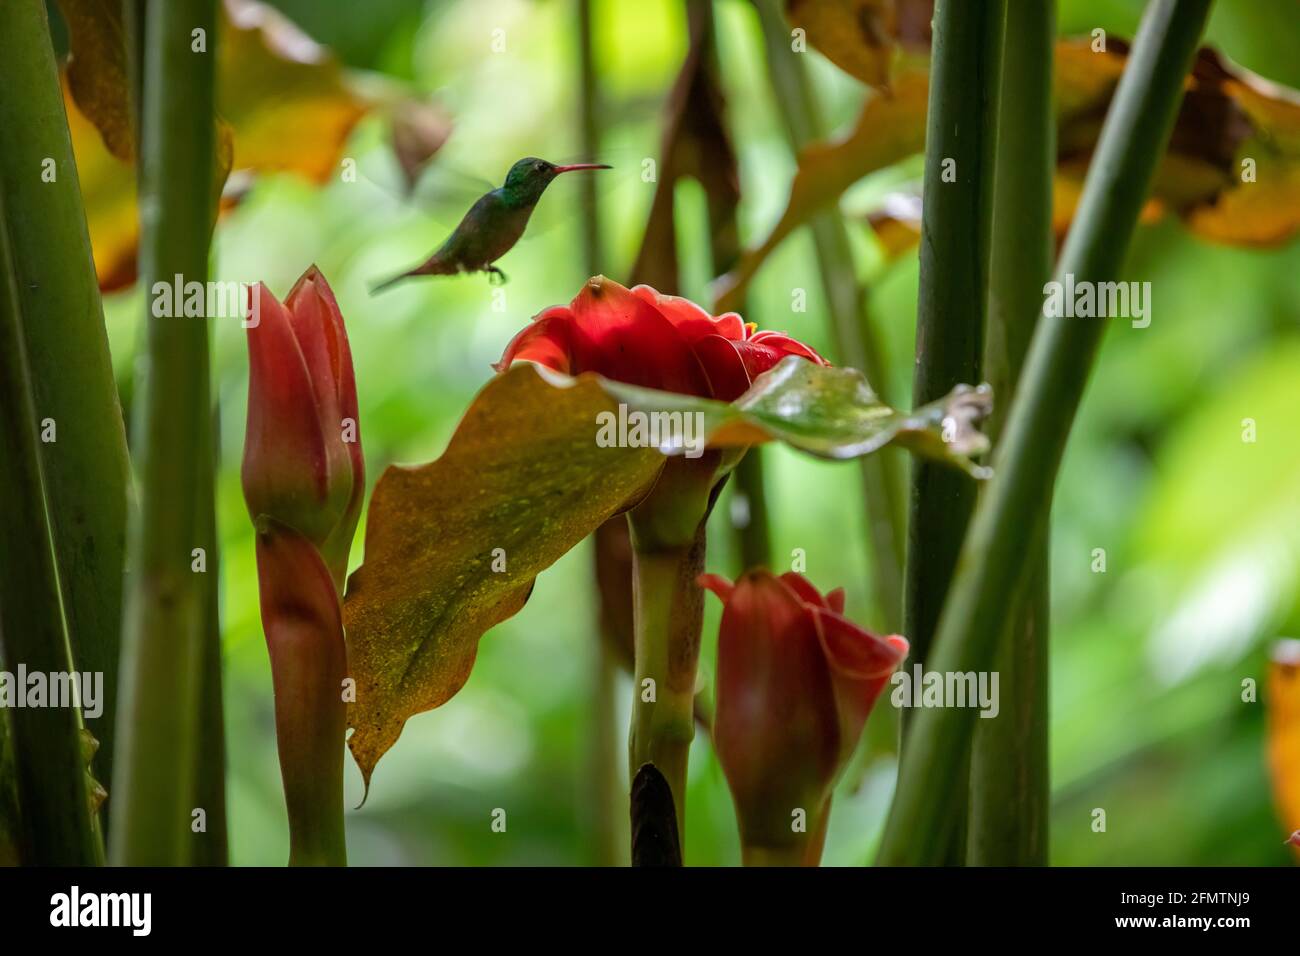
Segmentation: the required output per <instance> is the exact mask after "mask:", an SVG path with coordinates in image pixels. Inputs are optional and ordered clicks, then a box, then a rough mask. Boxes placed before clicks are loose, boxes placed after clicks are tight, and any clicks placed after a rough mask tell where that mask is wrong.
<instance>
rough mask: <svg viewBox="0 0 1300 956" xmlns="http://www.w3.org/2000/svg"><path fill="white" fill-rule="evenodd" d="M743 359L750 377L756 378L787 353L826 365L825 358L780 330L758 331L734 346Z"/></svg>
mask: <svg viewBox="0 0 1300 956" xmlns="http://www.w3.org/2000/svg"><path fill="white" fill-rule="evenodd" d="M736 347H737V348H738V349H739V350H740V357H741V358H742V359H744V362H745V369H746V370H747V371H748V372H749V377H750V378H751V379H755V378H758V376H760V375H762V374H763V373H764V372H766V371H767V370H768V369H770V368H772V367H773V366H775V365H776V364H777V363H778V362H780V361H781V360H782V359H783V358H785V357H786V356H788V355H798V356H800V357H801V358H806V359H808V360H809V361H810V362H816V363H817V364H818V365H828V364H830V363H828V362H827V361H826V360H825V359H823V358H822V357H821V356H820V355H818V354H817V353H816V352H814V351H813V350H812V349H810V348H809V347H808V346H806V345H804V344H803V343H802V342H800V341H799V340H797V339H792V338H790V336H788V335H783V334H782V333H780V332H758V333H755V335H754V336H753V337H752V338H750V339H747V340H746V341H744V342H741V343H739V344H738V345H737V346H736Z"/></svg>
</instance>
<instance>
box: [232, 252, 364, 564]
mask: <svg viewBox="0 0 1300 956" xmlns="http://www.w3.org/2000/svg"><path fill="white" fill-rule="evenodd" d="M251 299H252V301H251V303H250V308H251V316H252V321H251V322H250V323H249V328H248V355H249V373H248V427H247V432H246V435H245V439H244V464H243V470H242V477H243V484H244V499H245V501H247V503H248V510H249V512H250V514H251V515H252V517H253V520H254V521H255V522H256V521H257V519H258V518H259V516H262V515H265V516H267V517H271V518H274V519H275V520H276V521H278V522H280V523H281V524H284V525H287V526H288V527H290V528H293V529H294V530H295V531H297V532H298V533H299V534H301V535H302V536H303V537H304V538H306V539H307V540H308V541H310V542H311V543H312V544H314V545H315V546H316V547H317V548H318V549H319V550H320V552H321V556H322V557H323V558H324V560H325V563H326V564H327V565H328V567H329V569H330V573H331V575H332V577H333V578H334V582H335V586H336V587H339V588H341V586H342V583H343V575H344V574H345V573H346V570H347V555H348V549H349V547H350V546H351V543H352V535H353V532H354V531H355V530H356V526H357V520H358V518H359V517H360V514H361V500H362V495H363V492H364V490H365V466H364V464H363V461H362V456H361V436H360V433H359V431H358V426H357V388H356V381H355V379H354V378H353V373H352V355H351V352H350V351H349V349H348V337H347V332H346V331H345V329H344V327H343V316H342V315H341V314H340V313H339V307H338V303H337V302H335V300H334V293H333V292H331V291H330V287H329V285H328V284H327V283H326V282H325V278H324V276H322V275H321V274H320V272H319V271H318V270H317V269H316V267H315V266H312V267H311V268H310V269H308V270H307V271H306V272H305V273H303V276H302V278H301V279H299V280H298V283H297V284H296V285H295V286H294V287H293V291H291V292H290V293H289V296H288V298H287V299H285V302H284V305H281V304H280V303H279V302H277V301H276V299H275V296H273V295H272V294H271V293H270V291H269V290H268V289H267V288H266V287H265V286H264V285H262V284H260V283H259V284H258V285H256V286H254V288H253V289H252V292H251Z"/></svg>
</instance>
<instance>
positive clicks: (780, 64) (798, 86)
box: [754, 0, 904, 630]
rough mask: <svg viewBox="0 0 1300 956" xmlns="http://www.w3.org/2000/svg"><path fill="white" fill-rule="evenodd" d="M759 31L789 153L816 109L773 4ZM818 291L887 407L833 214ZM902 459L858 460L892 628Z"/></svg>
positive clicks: (878, 583) (880, 359) (842, 341)
mask: <svg viewBox="0 0 1300 956" xmlns="http://www.w3.org/2000/svg"><path fill="white" fill-rule="evenodd" d="M754 6H755V7H756V8H757V9H758V14H759V19H760V20H761V22H762V27H763V41H764V47H765V49H766V53H767V64H768V69H769V75H770V78H771V81H772V90H773V93H774V94H775V96H776V102H777V107H778V109H779V111H780V116H781V121H782V124H783V126H784V128H785V132H786V138H787V139H788V140H789V143H790V148H791V149H792V150H793V151H794V152H796V153H797V152H798V151H799V150H800V149H802V148H803V147H804V146H806V145H808V144H809V143H814V142H818V141H820V140H822V139H823V138H824V137H825V133H826V130H825V126H824V124H823V122H822V119H821V110H820V109H819V107H818V104H817V98H816V95H815V93H814V91H813V88H812V83H811V81H810V80H809V78H808V74H807V71H806V70H805V69H804V66H803V63H802V62H801V61H800V55H799V54H796V53H794V52H792V51H791V49H790V36H789V30H788V28H787V27H786V25H785V22H784V21H783V20H782V19H781V14H780V11H779V10H778V9H777V5H776V3H775V2H774V0H754ZM811 228H812V233H813V243H814V245H815V246H816V249H817V262H818V267H819V269H820V273H821V282H822V287H823V289H824V291H825V294H826V300H827V303H828V306H829V314H830V320H831V334H832V336H833V339H834V342H835V353H836V354H835V359H836V361H838V362H841V363H843V364H845V365H848V366H852V367H854V368H858V369H861V370H862V371H863V372H864V373H865V374H866V376H867V379H868V380H869V381H870V382H871V385H872V387H873V388H874V389H875V390H876V392H877V394H879V395H880V397H881V399H882V400H886V401H888V392H889V382H888V374H887V370H888V368H889V363H888V361H886V358H885V355H884V347H883V343H882V342H881V341H880V337H879V335H878V334H877V332H876V330H875V328H874V327H873V326H872V325H871V323H870V321H868V320H867V319H866V317H865V316H864V313H863V301H862V290H861V289H860V288H859V285H858V280H857V278H856V276H855V274H854V268H853V255H852V250H851V248H850V246H849V236H848V232H847V230H846V229H845V227H844V221H843V219H841V218H840V216H839V214H838V213H835V212H826V213H821V214H819V215H817V216H815V217H814V218H813V219H812V222H811ZM900 464H901V460H900V459H899V457H898V455H897V454H895V453H893V452H892V451H889V450H886V451H885V452H884V453H882V454H879V455H869V456H867V457H865V458H861V459H859V463H858V467H859V468H860V469H861V471H862V491H863V501H864V507H865V513H866V520H867V524H868V532H869V537H870V540H871V556H872V586H873V593H874V595H875V601H876V606H877V610H878V612H879V614H880V625H881V627H883V628H885V629H887V630H896V629H898V627H899V626H900V625H901V623H902V612H901V595H902V582H903V576H902V567H903V538H904V534H903V520H904V515H903V482H902V473H901V471H900V467H899V466H900Z"/></svg>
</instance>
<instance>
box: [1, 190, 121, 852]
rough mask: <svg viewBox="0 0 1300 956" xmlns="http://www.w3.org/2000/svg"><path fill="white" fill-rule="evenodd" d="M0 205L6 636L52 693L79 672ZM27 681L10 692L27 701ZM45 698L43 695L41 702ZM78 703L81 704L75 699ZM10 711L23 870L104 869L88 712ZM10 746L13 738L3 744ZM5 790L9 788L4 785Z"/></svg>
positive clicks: (63, 708) (43, 704)
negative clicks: (85, 727)
mask: <svg viewBox="0 0 1300 956" xmlns="http://www.w3.org/2000/svg"><path fill="white" fill-rule="evenodd" d="M7 211H8V210H7V209H6V207H5V205H4V201H3V200H0V412H2V413H3V415H4V419H5V426H4V428H0V501H3V502H5V506H6V514H5V530H4V534H3V535H0V637H2V638H3V641H4V654H3V660H4V663H5V667H6V668H7V669H8V670H9V673H10V674H13V675H15V676H18V675H20V674H21V673H23V672H24V671H25V672H26V673H27V674H30V675H40V677H41V679H42V680H43V681H44V682H45V684H46V686H47V691H46V693H52V692H53V689H54V687H55V681H56V675H64V678H63V680H66V676H67V675H69V674H70V672H72V670H73V665H72V653H71V648H70V647H69V644H68V633H67V630H66V627H65V624H64V618H63V602H62V596H61V595H60V593H59V575H58V569H57V568H56V566H55V561H54V552H53V550H52V549H51V540H50V525H49V522H48V521H47V517H46V510H45V498H44V492H43V489H42V484H41V455H40V439H39V437H38V424H37V421H38V420H37V417H36V415H37V413H36V409H35V407H34V406H33V403H32V397H31V395H32V393H31V379H30V376H29V372H28V369H27V363H26V354H25V353H26V350H25V348H24V347H23V333H22V329H23V324H24V322H25V320H26V316H24V315H23V312H22V304H21V300H20V299H19V295H18V287H19V280H18V274H17V272H16V270H15V264H14V259H13V257H12V255H11V249H12V247H13V245H14V243H13V240H12V235H13V233H12V224H11V223H10V221H9V220H8V217H7ZM27 684H28V681H27V680H21V682H20V683H18V684H17V686H15V687H12V688H11V689H12V691H13V692H14V693H15V694H20V695H26V694H28V691H29V687H28V686H27ZM43 696H44V695H43ZM74 700H76V701H78V702H79V701H80V695H74ZM14 703H16V702H14V701H9V702H6V711H5V713H4V714H3V715H0V716H2V717H4V718H6V719H7V720H8V721H9V722H10V724H11V726H12V729H13V741H12V744H13V757H14V765H15V769H16V778H17V779H16V789H17V796H18V803H19V805H20V806H21V807H22V829H21V832H20V836H19V840H20V842H21V844H22V845H23V848H22V851H21V856H22V858H23V861H24V862H27V863H33V864H39V865H43V866H87V865H91V864H95V863H98V862H101V860H102V858H103V845H102V843H101V841H100V837H99V832H98V829H97V827H96V826H95V822H94V819H93V817H92V815H91V812H90V803H89V798H88V793H87V786H86V760H85V758H84V757H83V755H82V741H81V733H82V724H81V711H80V710H79V709H78V707H76V706H74V705H69V703H68V702H67V701H61V702H55V701H54V700H52V699H49V698H46V699H43V700H41V701H39V702H36V701H31V700H28V701H26V703H27V704H28V705H29V706H22V707H18V706H13V707H12V709H9V706H8V705H10V704H14ZM5 736H6V737H7V735H5ZM4 785H5V786H7V785H8V781H6V783H5V784H4Z"/></svg>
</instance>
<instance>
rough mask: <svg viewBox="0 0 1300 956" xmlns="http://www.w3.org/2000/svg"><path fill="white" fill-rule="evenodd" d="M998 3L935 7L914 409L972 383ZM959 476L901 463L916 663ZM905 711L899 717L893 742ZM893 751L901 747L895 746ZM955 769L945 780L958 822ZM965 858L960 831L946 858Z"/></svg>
mask: <svg viewBox="0 0 1300 956" xmlns="http://www.w3.org/2000/svg"><path fill="white" fill-rule="evenodd" d="M1004 16H1005V8H1004V5H1003V3H1002V2H1001V0H988V2H981V3H966V2H963V0H939V2H938V3H937V4H936V5H935V11H934V41H933V43H932V46H931V50H932V52H931V59H930V101H929V106H928V111H927V115H926V136H925V181H924V186H923V195H924V207H923V211H922V219H921V230H922V241H921V252H920V258H921V270H920V287H919V292H918V295H917V309H916V364H915V368H914V374H913V378H912V403H913V404H914V405H922V404H925V403H926V402H932V401H934V400H935V399H938V398H940V397H942V396H944V395H946V394H948V392H950V391H951V390H952V389H953V388H954V387H955V386H956V385H958V384H961V383H967V384H970V383H974V382H978V381H980V379H981V375H982V369H983V352H984V311H985V310H984V304H985V298H986V290H987V285H988V268H989V236H990V233H991V231H992V230H991V224H992V218H993V164H994V156H995V144H996V137H995V131H996V129H997V126H996V121H995V120H996V110H997V85H998V80H999V74H1000V72H1001V55H1002V28H1003V22H1004ZM975 495H976V487H975V483H974V482H973V481H972V480H971V479H970V477H969V476H967V475H964V474H962V473H961V472H958V471H956V470H954V469H952V468H948V467H945V466H943V465H940V464H937V463H935V462H930V461H924V460H921V459H919V458H917V459H913V460H912V483H911V496H910V499H909V513H908V523H907V562H906V565H905V567H904V573H903V633H904V634H906V635H907V639H908V641H910V642H911V651H910V653H909V655H908V656H909V660H910V661H911V662H912V663H913V664H920V665H921V666H922V667H924V666H925V665H926V663H927V658H928V657H929V652H930V644H931V642H932V641H933V639H934V631H935V627H936V625H937V623H938V619H939V611H940V609H941V608H942V606H943V599H944V595H946V594H947V593H948V587H949V585H950V584H951V583H952V576H953V572H954V570H955V568H956V564H957V554H958V552H959V551H960V550H961V542H962V537H963V536H964V535H965V533H966V525H967V523H968V522H969V521H970V515H971V511H972V510H973V509H974V507H975ZM910 717H911V714H910V713H909V712H908V711H906V710H904V711H902V712H901V713H900V714H899V718H900V727H901V729H902V734H903V738H904V740H905V739H906V737H907V731H908V728H909V725H910ZM904 753H906V751H905V750H904ZM966 777H967V774H966V773H965V771H964V763H963V765H962V767H961V768H960V769H956V770H955V772H953V773H952V774H951V783H950V785H949V786H950V788H951V790H952V792H953V793H954V795H959V797H958V806H959V807H960V812H959V817H960V818H961V819H964V818H965V808H964V801H965V794H966V792H967V790H968V783H967V779H966ZM964 857H965V852H964V846H963V845H962V842H961V838H960V831H958V833H957V834H954V841H953V845H952V847H951V851H950V854H949V856H948V858H947V862H949V863H960V862H961V861H962V860H963V859H964Z"/></svg>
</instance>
